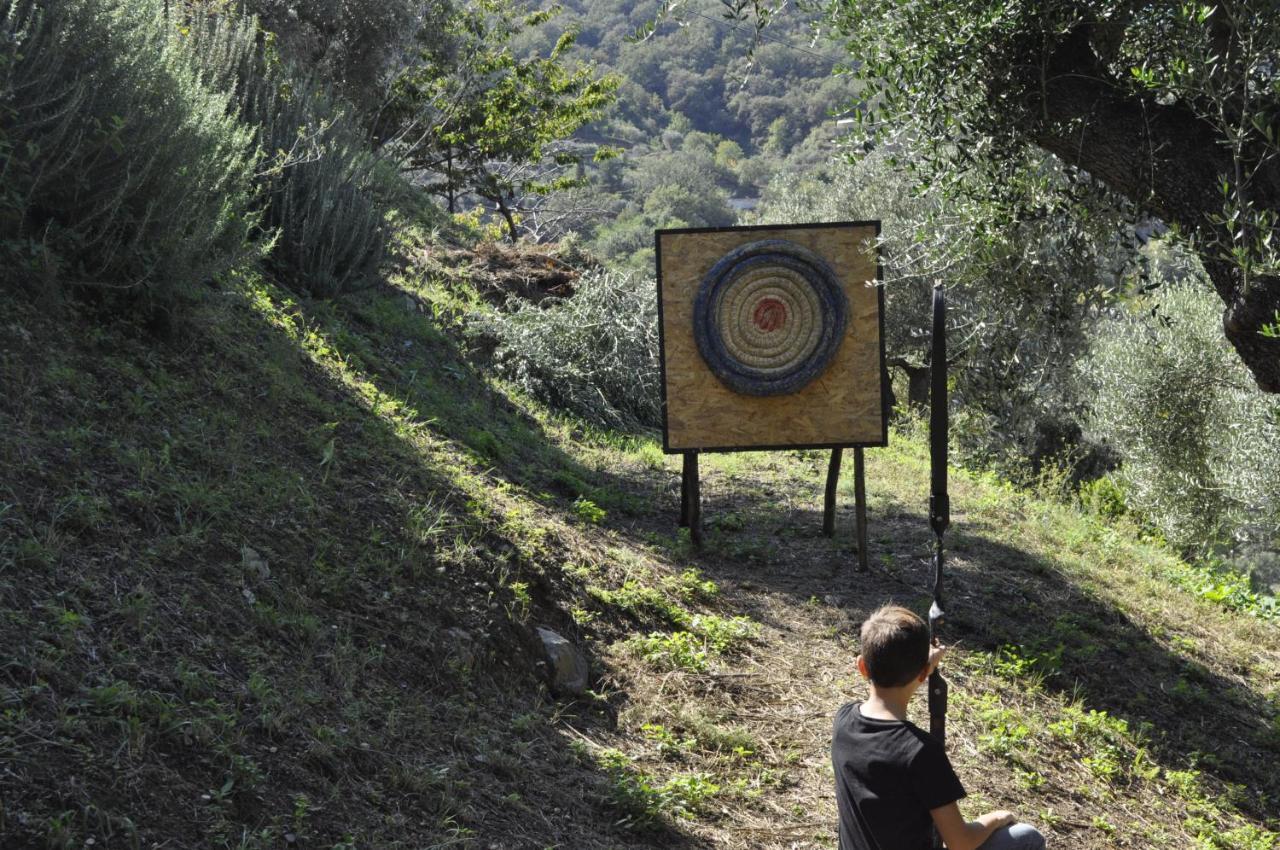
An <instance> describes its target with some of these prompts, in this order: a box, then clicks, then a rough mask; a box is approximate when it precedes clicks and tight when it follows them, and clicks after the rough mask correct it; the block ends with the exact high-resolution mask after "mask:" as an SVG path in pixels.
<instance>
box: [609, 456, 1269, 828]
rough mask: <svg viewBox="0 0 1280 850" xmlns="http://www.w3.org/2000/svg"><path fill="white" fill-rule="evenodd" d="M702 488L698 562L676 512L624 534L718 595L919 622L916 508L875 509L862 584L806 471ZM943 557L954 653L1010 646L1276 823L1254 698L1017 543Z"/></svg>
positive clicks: (842, 533)
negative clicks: (823, 605)
mask: <svg viewBox="0 0 1280 850" xmlns="http://www.w3.org/2000/svg"><path fill="white" fill-rule="evenodd" d="M707 478H708V479H709V480H708V481H707V483H706V484H705V485H704V490H703V492H704V509H703V511H704V520H705V522H706V526H707V541H706V545H705V547H704V549H703V550H702V551H701V552H693V551H692V550H691V549H690V548H689V547H688V545H687V543H680V542H678V535H677V533H676V530H675V528H674V525H675V518H676V511H677V509H678V505H677V504H675V503H674V500H671V499H667V500H665V503H664V505H663V507H662V508H661V509H660V510H659V511H655V513H654V514H653V516H651V517H650V518H649V519H648V521H647V522H646V523H637V524H636V525H635V526H634V527H633V528H632V529H631V530H630V531H629V533H631V534H633V535H636V536H645V535H647V536H653V535H654V534H655V533H657V534H665V535H666V536H667V539H668V540H670V541H672V542H671V544H670V548H671V550H672V551H673V552H677V553H678V554H679V555H680V557H682V558H686V559H688V560H690V561H691V562H692V563H694V564H696V565H697V566H698V567H699V568H700V569H701V570H702V571H703V572H704V573H705V574H706V575H708V576H709V577H711V578H713V579H715V580H716V581H718V582H721V583H723V584H725V585H726V586H728V587H734V586H742V585H744V584H746V585H754V586H757V587H762V588H767V589H769V590H773V591H777V592H781V593H785V594H788V595H790V596H792V597H794V598H795V599H797V600H800V601H803V600H809V599H811V598H814V597H816V598H819V599H824V598H825V599H828V600H829V601H837V602H839V604H840V606H841V607H842V608H845V609H846V610H848V611H849V613H850V615H851V617H852V618H853V619H854V620H855V621H856V620H857V619H860V618H861V617H862V616H864V615H865V614H867V613H869V612H870V611H871V610H872V609H874V608H875V607H877V606H879V605H880V604H883V603H884V602H887V601H889V600H891V599H892V600H895V601H898V602H900V603H903V604H907V605H909V606H911V607H913V608H915V609H917V610H918V611H920V612H921V613H923V611H924V610H926V609H927V607H928V604H929V594H930V593H931V588H932V566H931V564H930V554H931V551H932V545H933V535H932V532H931V531H930V529H929V525H928V518H927V514H926V512H925V509H924V502H925V499H924V497H923V496H922V498H921V504H920V505H919V506H909V505H905V504H902V503H899V502H897V501H896V500H893V499H886V498H883V497H880V498H873V500H872V505H873V507H872V509H871V510H870V512H869V517H868V526H869V535H868V536H869V540H870V545H869V547H868V548H869V550H870V551H869V555H870V559H869V560H870V570H869V572H867V573H859V572H856V571H855V569H854V568H855V566H856V560H857V554H856V542H855V537H854V519H853V515H852V505H851V504H843V503H842V504H841V506H840V508H839V511H838V514H837V517H838V523H837V534H836V536H835V538H834V539H832V540H827V539H825V538H823V537H822V536H821V524H822V511H821V484H822V480H823V479H822V476H821V471H820V470H819V469H818V465H817V464H816V463H815V464H814V466H813V470H812V471H807V470H806V472H804V473H803V475H802V476H801V477H799V478H798V479H795V480H793V481H792V482H791V483H792V485H793V486H794V487H795V489H796V492H797V493H799V494H800V495H799V496H798V497H796V498H794V499H791V498H785V499H784V498H780V497H779V495H778V494H777V493H766V494H753V493H751V492H750V490H749V488H742V487H738V488H734V487H726V486H724V484H723V482H722V481H720V480H718V479H717V477H716V476H715V475H714V474H712V475H710V476H707ZM810 478H811V479H812V481H810ZM649 486H650V487H652V486H653V485H652V483H650V484H649ZM780 489H786V485H785V484H784V485H783V486H782V487H781V488H780ZM844 498H845V494H844V493H843V492H842V499H844ZM954 507H955V508H956V509H963V504H960V505H956V506H954ZM664 520H665V522H664ZM664 527H665V531H664V530H663V529H664ZM1011 533H1013V532H1012V531H1011ZM947 549H948V575H947V579H946V595H947V601H948V614H949V617H948V626H947V631H948V636H949V638H950V639H951V640H952V641H960V642H963V643H964V645H965V646H966V647H967V648H970V649H980V650H986V651H990V652H995V651H998V650H999V649H1000V648H1001V647H1003V646H1006V645H1012V646H1015V647H1018V648H1019V649H1020V651H1021V652H1022V653H1023V654H1024V655H1026V656H1030V657H1033V658H1040V659H1042V660H1046V661H1045V670H1046V672H1047V673H1048V674H1049V675H1048V676H1047V678H1046V680H1045V682H1044V687H1046V688H1047V689H1050V690H1056V691H1058V692H1061V693H1064V694H1066V695H1067V696H1068V697H1071V698H1079V699H1080V700H1082V701H1083V703H1084V705H1085V706H1086V708H1089V709H1098V710H1105V711H1107V712H1108V713H1109V714H1111V715H1113V716H1115V717H1118V718H1122V719H1124V720H1125V721H1127V722H1128V723H1129V725H1130V727H1131V728H1133V729H1135V730H1138V731H1141V732H1143V733H1144V734H1145V737H1146V738H1147V740H1148V741H1149V749H1150V754H1151V756H1152V757H1153V758H1154V759H1155V761H1156V762H1157V763H1158V764H1159V765H1160V766H1162V767H1165V768H1168V769H1171V770H1187V769H1190V768H1195V769H1197V770H1200V771H1201V772H1202V773H1203V774H1204V775H1205V776H1206V777H1207V778H1211V779H1215V780H1218V781H1219V782H1221V783H1227V784H1229V785H1234V786H1237V787H1236V788H1235V789H1234V790H1229V791H1228V792H1227V797H1228V798H1229V799H1230V801H1231V803H1232V804H1233V805H1235V806H1236V807H1237V808H1239V810H1240V811H1241V812H1242V813H1243V814H1246V815H1248V816H1250V817H1252V818H1254V819H1256V820H1258V821H1260V822H1268V819H1269V818H1273V817H1274V814H1275V811H1274V801H1275V800H1277V799H1280V774H1277V772H1276V771H1275V770H1274V769H1273V766H1274V764H1275V763H1276V760H1277V759H1278V758H1280V735H1278V734H1277V732H1276V729H1275V728H1274V727H1273V726H1272V723H1271V722H1270V721H1269V718H1271V717H1272V716H1273V715H1274V714H1275V707H1274V706H1273V705H1272V704H1271V703H1269V701H1268V699H1267V697H1266V696H1265V695H1264V694H1263V693H1262V692H1260V691H1259V690H1256V689H1254V688H1252V687H1249V686H1248V685H1247V684H1244V683H1242V682H1241V681H1239V680H1236V679H1231V678H1227V677H1225V676H1223V675H1221V674H1220V673H1218V672H1216V671H1214V670H1212V669H1210V668H1209V667H1207V666H1205V665H1204V664H1201V663H1199V662H1197V661H1195V660H1192V659H1188V658H1186V657H1183V656H1181V655H1179V654H1177V653H1176V652H1173V651H1171V650H1169V649H1168V648H1166V646H1164V645H1163V644H1162V643H1161V642H1160V641H1159V640H1158V639H1157V638H1156V637H1155V636H1153V635H1152V634H1151V633H1150V632H1149V631H1148V629H1147V628H1145V627H1144V626H1143V625H1142V624H1140V623H1138V622H1135V621H1134V620H1133V619H1132V617H1130V616H1129V615H1128V614H1127V613H1125V612H1124V611H1122V610H1120V609H1118V608H1117V607H1116V606H1115V605H1114V604H1112V603H1110V602H1108V601H1107V600H1105V599H1103V598H1100V597H1099V596H1097V595H1095V594H1094V593H1091V592H1090V591H1089V590H1088V588H1087V587H1086V586H1082V585H1081V584H1080V583H1078V582H1076V581H1073V580H1072V579H1071V578H1070V577H1069V576H1068V575H1067V574H1066V573H1065V572H1064V571H1063V569H1061V568H1060V566H1059V565H1057V564H1055V563H1054V562H1053V561H1052V560H1048V559H1045V558H1043V557H1041V556H1039V555H1037V554H1033V553H1031V552H1029V551H1026V550H1024V549H1021V548H1019V547H1018V545H1017V544H1016V542H1014V541H1011V540H1009V539H1007V538H1005V537H1002V536H999V535H998V534H995V533H992V532H991V531H989V530H987V529H985V528H982V527H974V526H970V527H966V525H965V523H964V522H963V521H962V522H959V523H957V524H956V525H955V526H953V528H952V529H951V531H950V532H949V533H948V535H947ZM1171 625H1176V624H1171ZM1219 790H1220V791H1221V789H1219Z"/></svg>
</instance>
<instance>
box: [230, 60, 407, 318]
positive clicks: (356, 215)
mask: <svg viewBox="0 0 1280 850" xmlns="http://www.w3.org/2000/svg"><path fill="white" fill-rule="evenodd" d="M245 114H246V118H247V120H249V121H250V122H252V123H255V124H257V125H258V126H259V127H260V142H261V145H262V147H263V148H264V149H265V150H266V151H267V152H268V153H269V155H270V156H271V157H273V158H274V164H273V166H272V167H271V168H269V169H267V170H266V171H265V172H264V176H263V181H264V197H265V201H266V206H265V214H264V215H265V220H266V223H267V225H268V226H270V227H271V228H274V229H276V230H277V232H278V237H277V241H276V243H275V246H274V248H273V249H272V252H271V256H270V260H269V262H270V264H271V266H272V268H273V270H274V271H275V272H276V273H277V275H279V277H280V278H281V280H282V282H283V283H285V284H286V285H287V286H289V287H291V288H292V289H294V290H296V291H299V292H302V293H305V294H309V295H314V296H318V297H331V296H334V295H340V294H342V293H344V292H350V291H352V290H355V289H358V288H360V287H361V286H363V285H366V284H367V283H369V282H370V281H372V280H373V279H374V275H375V273H376V271H377V269H378V266H379V264H380V263H381V261H382V259H383V256H384V253H385V248H386V244H387V240H388V232H387V225H386V211H385V209H384V206H383V203H382V201H381V199H380V197H379V192H378V181H379V178H380V175H381V173H382V172H381V171H380V170H379V169H378V161H377V159H376V157H375V156H374V155H373V154H372V153H370V151H369V148H368V145H367V144H366V142H365V139H364V137H363V135H362V134H361V132H360V130H359V127H358V126H357V125H356V124H355V122H354V120H353V118H352V117H351V113H350V111H348V110H344V108H343V106H342V105H341V102H340V101H339V100H338V99H337V98H335V97H333V96H332V95H330V94H329V93H328V92H327V91H326V90H325V89H324V87H323V86H321V85H320V84H318V83H316V82H315V81H313V80H305V79H304V80H292V79H290V77H289V76H288V74H287V73H286V72H279V71H275V72H269V73H267V74H266V75H264V76H263V78H262V79H261V80H259V81H257V82H256V83H254V84H253V85H252V87H251V88H250V93H249V95H248V96H247V103H246V109H245Z"/></svg>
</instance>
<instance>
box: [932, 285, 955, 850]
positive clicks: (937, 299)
mask: <svg viewBox="0 0 1280 850" xmlns="http://www.w3.org/2000/svg"><path fill="white" fill-rule="evenodd" d="M930 370H931V375H930V388H929V468H930V488H929V525H930V527H931V528H933V535H934V541H933V604H931V605H930V606H929V641H930V643H931V644H933V645H935V646H936V645H939V644H940V643H941V634H940V632H941V628H942V625H943V622H944V620H945V619H946V611H945V608H944V605H945V603H944V602H943V599H942V576H943V551H942V536H943V535H944V534H945V533H946V531H947V527H948V526H950V525H951V499H950V498H949V497H948V496H947V299H946V294H945V292H944V291H943V288H942V284H941V283H935V284H934V285H933V354H932V356H931V358H930ZM929 733H930V734H931V735H933V736H934V737H935V738H937V739H938V742H939V743H941V744H942V745H943V746H946V741H947V680H946V679H944V678H942V672H941V671H940V670H938V669H936V668H935V669H934V671H933V672H932V673H930V674H929ZM933 846H934V847H942V839H941V836H939V835H938V831H937V830H936V829H935V830H934V833H933Z"/></svg>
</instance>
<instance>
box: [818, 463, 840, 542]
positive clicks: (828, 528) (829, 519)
mask: <svg viewBox="0 0 1280 850" xmlns="http://www.w3.org/2000/svg"><path fill="white" fill-rule="evenodd" d="M843 456H844V449H832V450H831V463H830V465H828V466H827V494H826V499H825V500H824V501H823V503H822V533H823V534H825V535H826V536H827V537H834V536H835V533H836V487H837V486H838V485H839V484H840V460H841V458H842V457H843Z"/></svg>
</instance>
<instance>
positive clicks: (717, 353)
mask: <svg viewBox="0 0 1280 850" xmlns="http://www.w3.org/2000/svg"><path fill="white" fill-rule="evenodd" d="M848 321H849V301H848V298H847V296H846V295H845V292H844V288H843V286H842V285H841V282H840V279H839V278H838V277H837V276H836V274H835V272H834V271H832V269H831V267H830V266H829V265H828V264H827V262H826V261H825V260H823V259H822V258H821V257H820V256H818V255H817V254H815V253H814V252H812V251H810V250H809V249H807V248H805V247H803V246H801V245H798V244H796V243H795V242H792V241H789V240H785V239H762V240H758V241H755V242H748V243H747V244H745V245H741V246H739V247H737V248H735V249H733V250H732V251H729V252H728V253H726V254H725V255H724V256H722V257H721V258H720V259H719V260H718V261H717V262H716V263H715V265H713V266H712V267H711V269H710V270H709V271H708V272H707V274H706V276H705V277H703V279H702V282H701V284H700V286H699V287H698V292H697V296H696V297H695V300H694V304H693V336H694V340H695V342H696V343H697V346H698V352H699V353H700V354H701V355H702V359H703V360H704V361H705V362H706V364H707V366H708V367H710V369H711V371H712V372H713V373H714V374H715V375H716V377H718V378H719V379H720V380H721V381H722V382H724V383H725V384H726V385H727V386H728V387H729V388H730V389H732V390H734V391H735V392H739V393H743V394H745V395H754V396H773V395H787V394H790V393H795V392H797V391H798V390H800V389H802V388H803V387H805V386H806V385H808V384H809V383H810V382H811V381H813V380H814V378H816V377H818V376H819V375H821V374H822V373H823V372H824V371H825V370H826V369H827V367H828V365H829V364H830V363H831V360H832V358H833V357H834V356H835V354H836V351H837V349H838V348H839V347H840V343H841V341H842V340H843V339H844V336H845V328H846V326H847V325H848Z"/></svg>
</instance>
